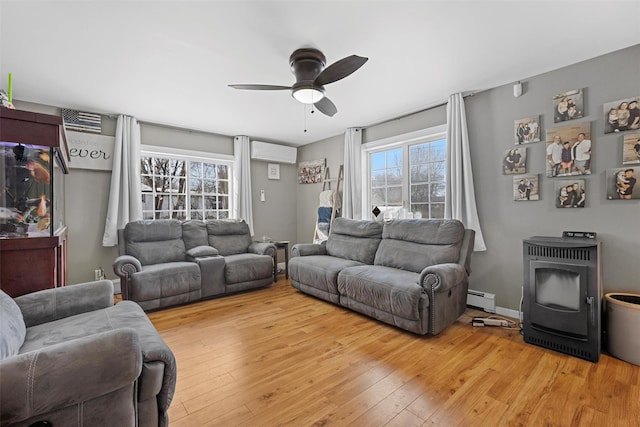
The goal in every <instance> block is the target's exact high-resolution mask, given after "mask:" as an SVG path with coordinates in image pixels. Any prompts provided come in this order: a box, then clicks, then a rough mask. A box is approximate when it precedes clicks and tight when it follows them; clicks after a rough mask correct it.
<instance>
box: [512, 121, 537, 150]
mask: <svg viewBox="0 0 640 427" xmlns="http://www.w3.org/2000/svg"><path fill="white" fill-rule="evenodd" d="M513 136H514V138H515V143H516V145H520V144H528V143H530V142H540V117H539V116H537V117H527V118H524V119H520V120H516V121H515V123H514V135H513Z"/></svg>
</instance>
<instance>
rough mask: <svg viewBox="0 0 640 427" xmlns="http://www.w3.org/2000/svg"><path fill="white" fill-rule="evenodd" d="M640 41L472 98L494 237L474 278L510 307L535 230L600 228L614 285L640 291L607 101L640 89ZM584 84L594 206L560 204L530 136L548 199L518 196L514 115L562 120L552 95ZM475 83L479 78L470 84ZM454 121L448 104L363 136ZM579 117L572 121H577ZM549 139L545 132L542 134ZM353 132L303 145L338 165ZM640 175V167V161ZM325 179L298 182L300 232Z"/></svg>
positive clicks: (635, 207)
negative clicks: (610, 195)
mask: <svg viewBox="0 0 640 427" xmlns="http://www.w3.org/2000/svg"><path fill="white" fill-rule="evenodd" d="M639 74H640V45H637V46H634V47H631V48H628V49H624V50H621V51H618V52H614V53H611V54H608V55H604V56H602V57H598V58H594V59H591V60H589V61H585V62H583V63H579V64H576V65H573V66H569V67H566V68H562V69H559V70H555V71H552V72H549V73H546V74H543V75H539V76H535V77H527V76H523V78H522V80H523V82H524V89H525V91H524V94H523V96H521V97H520V98H514V97H513V90H512V85H511V84H509V85H505V86H502V87H498V88H495V89H491V90H487V91H484V92H480V93H478V94H476V95H474V96H472V97H469V98H467V99H466V101H465V104H466V112H467V121H468V129H469V139H470V145H471V158H472V161H473V171H474V184H475V187H476V201H477V204H478V213H479V216H480V221H481V225H482V231H483V234H484V237H485V241H486V243H487V247H488V250H487V251H486V252H480V253H475V254H474V256H473V259H472V269H473V273H472V275H471V283H470V287H471V288H473V289H477V290H481V291H486V292H491V293H495V294H496V303H497V305H498V306H500V307H505V308H510V309H513V310H516V309H517V308H518V305H519V302H520V296H521V286H522V276H523V268H522V240H523V239H525V238H527V237H530V236H535V235H550V236H559V235H561V234H562V231H564V230H585V231H595V232H597V233H598V237H599V238H600V239H601V240H602V243H603V282H604V287H605V291H607V290H617V291H624V290H626V291H633V292H638V291H640V279H638V278H639V277H640V263H638V260H640V256H639V254H640V243H639V242H640V231H638V224H639V219H640V216H639V214H640V202H639V201H637V200H632V201H616V200H612V201H609V200H606V190H605V177H604V171H605V169H607V168H615V167H622V160H621V159H622V136H621V135H619V134H608V135H604V122H603V111H602V108H603V107H602V104H603V103H605V102H610V101H615V100H618V99H622V98H629V97H633V96H638V95H640V84H639V80H638V75H639ZM579 88H584V101H585V117H584V118H582V119H578V120H575V121H573V122H582V121H591V122H592V126H591V135H592V138H591V139H592V142H593V149H592V151H593V154H592V159H593V160H592V172H593V174H592V175H590V176H585V177H583V178H584V179H585V180H586V191H587V196H588V199H587V204H586V207H585V208H584V209H558V208H556V207H555V198H554V189H553V186H554V180H555V178H553V179H552V178H547V177H546V176H545V143H544V142H538V143H533V144H528V145H526V146H525V147H528V152H527V163H528V166H527V173H537V174H539V177H540V185H541V200H540V201H535V202H515V201H513V190H512V182H513V181H512V178H513V176H509V175H502V172H501V158H502V156H503V153H504V151H505V150H506V149H509V148H511V147H513V146H514V142H513V123H514V120H517V119H522V118H525V117H530V116H533V115H540V116H541V126H542V134H541V135H543V136H544V135H545V131H546V129H548V128H552V127H554V124H553V115H552V97H553V96H554V95H555V94H558V93H561V92H566V91H569V90H572V89H579ZM462 89H465V90H466V89H472V88H462ZM445 122H446V109H445V107H440V108H436V109H432V110H429V111H426V112H422V113H419V114H414V115H411V116H408V117H404V118H400V119H397V120H392V121H389V122H386V123H383V124H380V125H377V126H371V127H368V128H367V129H366V130H365V132H364V134H363V142H370V141H375V140H377V139H381V138H385V137H389V136H393V135H399V134H403V133H407V132H411V131H414V130H418V129H422V128H428V127H431V126H435V125H439V124H443V123H445ZM573 122H571V123H573ZM542 139H543V141H544V139H545V138H544V137H543V138H542ZM343 147H344V143H343V137H342V136H339V137H334V138H330V139H327V140H325V141H320V142H317V143H314V144H310V145H308V146H304V147H302V149H301V150H299V152H298V158H299V160H300V161H302V160H312V159H315V158H323V157H326V158H327V161H328V164H329V165H330V166H331V167H332V169H333V168H334V167H335V166H336V165H339V164H341V163H342V150H343ZM637 171H638V173H637V174H636V175H637V176H640V167H638V168H637ZM319 191H320V188H319V184H315V185H298V189H297V194H298V200H299V207H298V212H297V217H298V240H299V241H300V242H308V241H310V240H311V237H312V233H313V226H314V225H313V224H314V220H315V209H316V205H317V194H318V193H319Z"/></svg>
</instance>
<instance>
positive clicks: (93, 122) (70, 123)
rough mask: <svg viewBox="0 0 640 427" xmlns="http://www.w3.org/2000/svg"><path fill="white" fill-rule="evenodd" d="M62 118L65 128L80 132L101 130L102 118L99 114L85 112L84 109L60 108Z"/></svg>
mask: <svg viewBox="0 0 640 427" xmlns="http://www.w3.org/2000/svg"><path fill="white" fill-rule="evenodd" d="M62 119H63V120H64V127H65V129H67V130H79V131H81V132H94V133H100V132H102V118H101V117H100V114H94V113H85V112H84V111H77V110H68V109H66V108H63V109H62Z"/></svg>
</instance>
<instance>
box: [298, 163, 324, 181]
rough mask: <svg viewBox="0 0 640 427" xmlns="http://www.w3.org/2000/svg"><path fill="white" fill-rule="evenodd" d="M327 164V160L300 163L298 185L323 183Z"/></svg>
mask: <svg viewBox="0 0 640 427" xmlns="http://www.w3.org/2000/svg"><path fill="white" fill-rule="evenodd" d="M325 164H326V159H321V160H310V161H307V162H300V163H298V184H316V183H319V182H322V175H323V174H324V167H325Z"/></svg>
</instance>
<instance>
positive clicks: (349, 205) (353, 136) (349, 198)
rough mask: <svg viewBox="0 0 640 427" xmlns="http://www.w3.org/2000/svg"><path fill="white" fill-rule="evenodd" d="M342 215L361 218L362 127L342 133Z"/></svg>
mask: <svg viewBox="0 0 640 427" xmlns="http://www.w3.org/2000/svg"><path fill="white" fill-rule="evenodd" d="M342 216H343V217H346V218H352V219H362V128H348V129H347V131H346V132H345V133H344V187H343V190H342Z"/></svg>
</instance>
